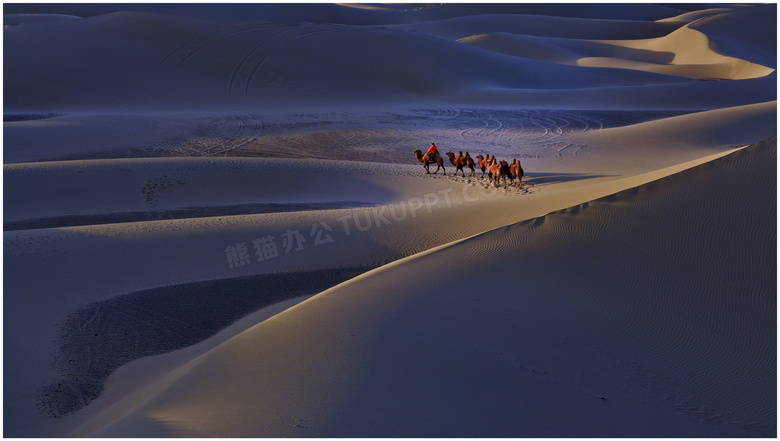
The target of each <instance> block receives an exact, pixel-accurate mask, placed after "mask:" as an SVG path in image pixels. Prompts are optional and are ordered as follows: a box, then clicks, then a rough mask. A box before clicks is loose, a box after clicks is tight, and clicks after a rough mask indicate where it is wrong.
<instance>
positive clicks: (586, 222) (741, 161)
mask: <svg viewBox="0 0 780 441" xmlns="http://www.w3.org/2000/svg"><path fill="white" fill-rule="evenodd" d="M775 142H776V141H774V140H773V141H771V142H767V143H762V144H759V145H757V146H754V147H751V148H749V149H747V150H744V151H740V152H738V153H736V154H733V155H729V156H728V157H726V158H723V159H720V160H717V161H714V162H712V163H709V164H707V165H705V166H701V167H698V168H695V169H692V170H690V171H687V172H684V173H681V174H679V175H675V176H673V177H670V178H666V179H663V180H660V181H657V182H653V183H652V184H648V185H645V186H640V187H638V188H637V189H635V190H632V191H630V192H626V193H620V194H617V195H615V196H612V197H610V198H607V199H603V200H597V201H594V202H592V203H589V204H586V205H585V206H582V207H577V209H575V210H567V211H563V212H560V213H553V214H550V215H548V216H545V217H542V218H538V219H536V220H534V221H529V222H526V223H521V224H517V225H514V226H510V227H507V228H503V229H500V230H496V231H493V232H490V233H486V234H484V235H480V236H478V237H475V238H472V239H469V240H466V241H463V242H459V243H457V244H454V245H452V246H448V247H445V248H442V249H438V250H436V251H433V252H429V253H424V254H423V255H420V256H417V257H414V258H409V259H405V260H403V261H399V262H397V263H395V264H392V265H389V266H387V267H385V268H384V269H380V270H376V271H373V272H371V273H368V274H365V275H363V276H361V277H358V278H356V279H355V280H353V281H350V282H347V283H345V284H342V285H340V286H338V287H336V288H334V289H331V290H329V291H327V292H325V293H323V294H321V295H319V296H316V297H315V298H313V299H310V300H309V301H307V302H305V303H303V304H300V305H298V306H297V307H295V308H292V309H290V310H288V311H286V312H284V313H282V314H279V315H277V316H275V317H274V318H273V319H271V320H268V321H265V322H263V323H262V324H260V325H258V326H256V327H254V328H252V329H250V330H248V331H246V332H245V333H243V334H241V335H239V336H237V337H235V338H233V339H231V340H229V341H228V342H226V343H224V344H222V345H221V346H219V347H217V348H215V349H213V350H211V351H209V352H208V353H207V354H206V355H205V356H204V357H201V358H199V359H197V360H193V361H192V362H190V363H188V364H186V365H184V366H182V367H181V368H180V369H178V370H177V371H175V373H172V376H169V377H166V378H165V379H164V380H163V382H161V383H158V384H159V387H160V389H158V391H157V392H156V393H155V394H154V396H153V397H150V398H151V399H150V400H148V401H145V402H143V403H138V402H136V403H134V405H135V406H138V405H139V404H140V407H135V408H134V409H132V410H130V413H129V414H128V415H126V416H124V417H123V418H119V419H118V420H117V421H116V422H114V423H113V424H112V425H110V426H108V427H105V428H100V429H101V430H98V431H97V432H91V434H93V435H98V436H116V435H118V434H123V435H127V434H136V435H143V436H149V435H152V434H154V435H157V436H166V435H172V434H177V435H183V436H214V435H217V434H219V435H221V436H225V435H226V434H227V435H228V436H248V435H250V434H252V435H258V434H259V435H261V436H302V435H304V434H305V435H307V436H356V435H357V436H374V435H379V434H382V435H388V434H399V435H400V434H403V435H415V436H442V435H444V436H448V435H449V436H462V435H467V434H471V433H473V434H474V435H478V434H479V435H485V434H490V435H493V436H517V435H520V434H522V435H523V436H534V435H550V434H555V435H557V436H570V435H573V434H577V435H588V434H593V435H596V434H598V435H604V434H609V435H611V436H632V435H636V434H639V433H641V434H647V433H652V434H654V435H655V436H666V435H668V434H670V433H673V434H677V435H680V434H685V435H686V436H733V435H734V434H736V433H741V434H746V433H750V434H753V435H754V436H766V435H770V436H771V434H772V433H774V430H775V427H774V422H773V421H771V419H770V420H767V419H766V418H765V417H766V416H771V415H773V414H774V404H773V400H772V397H773V396H774V388H773V387H772V385H773V384H774V380H773V378H774V375H775V370H776V366H775V356H776V354H775V349H774V348H775V346H774V344H773V343H772V340H773V339H774V331H773V330H774V326H773V323H774V314H775V306H776V304H775V297H774V290H775V288H776V287H775V286H774V284H775V277H774V274H773V273H774V271H775V265H774V262H773V260H772V259H771V257H772V256H773V255H774V253H775V250H774V241H772V240H765V239H766V238H769V237H774V235H775V231H774V228H773V227H772V223H771V222H766V220H767V219H769V220H771V219H773V218H774V217H775V213H774V207H772V206H770V205H764V204H763V201H764V200H765V196H767V195H771V194H774V192H775V190H774V187H773V182H774V180H775V174H776V170H775V161H776V154H775V149H776V147H775V145H776V144H775ZM745 182H750V184H749V185H750V187H751V189H752V191H750V192H747V193H743V192H742V191H741V190H743V189H744V188H745V186H744V183H745ZM745 196H749V197H745ZM723 200H728V201H730V204H729V205H730V208H731V209H730V210H729V211H727V212H726V211H724V210H721V209H720V208H719V207H720V206H721V205H722V203H723V202H722V201H723ZM681 201H685V202H681ZM648 209H650V210H652V213H653V215H652V216H647V215H645V214H643V213H645V212H647V210H648ZM629 219H631V220H632V221H631V222H627V221H628V220H629ZM692 224H693V225H696V226H697V228H696V229H695V230H694V231H695V234H690V233H692V232H693V231H692V230H691V229H690V228H689V225H692ZM725 225H729V227H728V229H729V231H730V234H729V235H728V236H722V235H721V232H722V231H723V228H724V226H725ZM599 236H606V237H605V238H604V239H603V240H606V241H608V242H609V243H610V244H611V245H610V246H609V247H607V248H602V247H599V248H594V247H592V246H591V245H590V244H592V243H594V242H595V241H598V240H599ZM670 236H672V237H675V238H676V240H668V239H665V238H668V237H670ZM620 238H622V239H620ZM714 238H719V239H716V240H713V239H714ZM615 239H618V240H615ZM659 244H664V245H663V246H659ZM702 248H703V249H706V250H708V251H707V252H704V253H701V252H693V253H692V252H690V250H692V249H696V250H701V249H702ZM753 253H760V254H761V255H764V256H767V257H769V258H768V259H765V260H762V261H761V262H760V263H758V262H753V263H748V262H751V261H753V260H752V259H750V258H749V257H748V256H750V255H753ZM596 255H598V257H597V258H594V257H595V256H596ZM461 262H464V263H461ZM465 262H468V264H467V265H468V268H470V269H469V271H471V273H470V274H471V275H472V277H470V278H468V279H467V281H464V283H465V284H467V286H468V287H469V288H467V289H458V290H451V291H450V292H448V293H445V292H442V291H438V290H431V289H430V288H429V287H428V286H426V285H425V284H421V283H419V280H420V279H421V278H426V277H427V276H428V274H430V272H432V271H436V270H438V269H442V268H446V267H452V266H453V265H456V266H460V267H464V265H466V264H465ZM650 262H653V265H650V264H649V263H650ZM756 263H758V265H756ZM562 271H565V272H566V273H567V274H571V275H573V277H572V278H563V279H561V278H560V277H556V276H555V275H554V274H560V273H561V272H562ZM484 274H492V275H493V277H492V278H488V279H487V280H485V279H484V278H483V277H482V275H484ZM540 274H547V275H548V277H540ZM596 281H599V282H596ZM368 293H370V295H367V294H368ZM562 304H564V305H567V306H566V307H565V308H561V307H560V306H561V305H562ZM488 317H489V318H490V319H489V320H486V319H487V318H488ZM345 318H347V319H346V320H345ZM638 323H639V325H638ZM562 324H563V325H562ZM628 329H631V330H633V331H630V332H626V331H627V330H628ZM640 330H641V331H640ZM637 331H639V332H637ZM562 347H565V348H568V350H570V351H575V352H577V353H578V354H579V356H578V358H577V361H573V360H571V359H568V358H566V359H564V358H561V357H560V355H559V354H560V350H561V348H562ZM572 364H573V365H572ZM288 366H296V367H297V368H296V369H289V368H288ZM573 366H576V369H577V370H578V372H580V373H581V375H578V376H571V375H570V374H568V373H569V372H571V369H572V368H573ZM445 372H446V373H448V375H442V373H445ZM399 373H402V374H399ZM206 378H208V379H209V381H208V382H205V381H203V380H204V379H206ZM586 378H587V380H586ZM410 384H413V385H415V387H413V388H410V387H409V385H410ZM290 390H296V391H297V392H298V393H299V394H300V395H292V396H291V395H290V394H289V392H288V391H290ZM421 391H422V393H420V392H421ZM562 391H566V392H565V393H564V395H565V396H566V397H567V398H566V401H565V402H564V401H561V400H560V399H558V398H556V397H559V396H561V395H560V393H561V392H562ZM296 397H301V398H296ZM303 397H305V398H303ZM639 397H641V398H639ZM663 402H671V403H673V405H672V406H669V407H667V406H658V403H663ZM217 403H218V404H217ZM233 403H240V404H238V405H237V404H233ZM486 403H491V404H490V405H486ZM734 403H740V406H739V408H740V409H742V410H741V411H737V410H735V407H734ZM215 404H217V405H215ZM496 406H497V407H496ZM288 408H290V409H293V410H292V411H291V412H287V411H283V410H282V409H288ZM502 408H504V409H506V408H513V409H515V408H521V409H522V414H523V415H527V416H529V417H528V418H517V417H514V418H511V417H510V415H508V414H507V415H505V414H503V413H502V412H499V411H497V410H496V409H502ZM664 408H666V410H664ZM672 409H676V410H674V411H671V410H672ZM713 413H714V414H716V415H718V416H717V417H715V418H707V415H708V414H713ZM380 415H381V416H380ZM564 415H565V416H566V417H564ZM594 419H596V420H598V421H600V427H601V428H602V429H601V430H598V431H595V432H589V430H588V429H587V427H590V426H589V424H590V423H589V421H593V420H594ZM564 420H565V421H568V424H561V423H560V422H561V421H564ZM760 420H763V421H764V422H763V423H761V422H759V421H760ZM237 421H241V422H242V423H239V424H237V423H236V422H237ZM397 421H402V422H403V428H401V427H400V426H399V425H398V424H395V423H394V422H397ZM431 421H437V422H438V423H437V424H431ZM473 421H480V423H479V424H477V426H478V427H480V430H479V431H476V432H471V428H472V427H474V425H473V423H472V422H473ZM661 421H664V423H661ZM92 428H93V430H94V428H96V426H92ZM583 428H584V429H583ZM583 430H584V431H583Z"/></svg>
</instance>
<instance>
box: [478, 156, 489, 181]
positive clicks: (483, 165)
mask: <svg viewBox="0 0 780 441" xmlns="http://www.w3.org/2000/svg"><path fill="white" fill-rule="evenodd" d="M488 156H490V155H488ZM477 163H478V164H479V169H480V170H482V177H483V178H484V177H485V170H487V158H485V157H484V156H482V155H477Z"/></svg>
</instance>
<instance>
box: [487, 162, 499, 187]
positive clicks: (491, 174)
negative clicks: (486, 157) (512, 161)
mask: <svg viewBox="0 0 780 441" xmlns="http://www.w3.org/2000/svg"><path fill="white" fill-rule="evenodd" d="M487 170H488V178H489V179H490V181H491V182H492V183H493V184H495V185H496V187H498V179H499V177H500V175H501V164H500V163H499V162H498V161H496V158H495V157H494V158H492V159H491V160H490V161H489V162H488V163H487Z"/></svg>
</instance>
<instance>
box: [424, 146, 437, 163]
mask: <svg viewBox="0 0 780 441" xmlns="http://www.w3.org/2000/svg"><path fill="white" fill-rule="evenodd" d="M437 150H438V149H437V148H436V144H434V143H431V148H429V149H428V153H426V155H428V161H431V162H433V155H435V154H436V151H437Z"/></svg>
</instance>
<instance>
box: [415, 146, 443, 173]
mask: <svg viewBox="0 0 780 441" xmlns="http://www.w3.org/2000/svg"><path fill="white" fill-rule="evenodd" d="M413 153H414V156H416V157H417V161H419V162H420V163H421V164H422V165H423V167H425V172H426V173H430V172H431V171H430V170H429V169H428V165H429V164H436V165H437V167H436V171H435V172H433V174H436V173H438V172H439V169H442V172H443V173H444V175H445V176H447V170H445V168H444V160H443V159H442V158H441V155H440V154H439V151H438V150H437V151H436V153H434V154H433V161H429V160H428V158H427V157H425V156H423V153H422V151H421V150H420V149H415V150H414V152H413ZM426 156H427V155H426Z"/></svg>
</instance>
